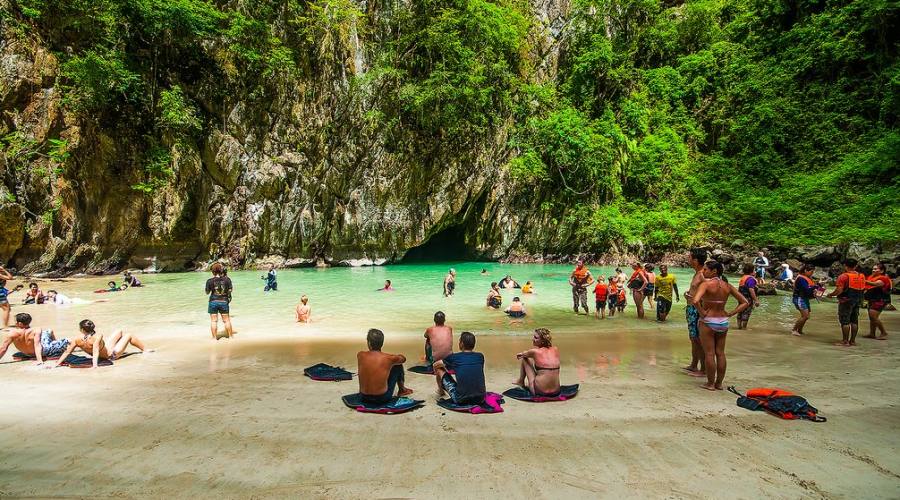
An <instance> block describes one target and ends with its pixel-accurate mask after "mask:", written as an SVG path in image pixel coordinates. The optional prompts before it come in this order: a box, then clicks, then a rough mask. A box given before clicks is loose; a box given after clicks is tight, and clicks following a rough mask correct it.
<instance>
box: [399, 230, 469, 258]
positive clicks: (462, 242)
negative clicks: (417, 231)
mask: <svg viewBox="0 0 900 500" xmlns="http://www.w3.org/2000/svg"><path fill="white" fill-rule="evenodd" d="M478 257H479V255H478V252H477V251H476V250H475V249H474V248H472V247H471V246H469V245H467V244H466V228H465V226H464V225H462V224H457V225H451V226H448V227H446V228H444V229H442V230H440V231H438V232H437V233H435V234H433V235H431V236H430V237H429V238H428V239H427V240H425V242H424V243H422V244H421V245H419V246H417V247H413V248H410V249H409V250H407V251H406V254H405V255H404V256H403V259H402V261H401V262H403V263H410V262H446V261H462V260H479V259H478Z"/></svg>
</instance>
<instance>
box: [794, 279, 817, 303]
mask: <svg viewBox="0 0 900 500" xmlns="http://www.w3.org/2000/svg"><path fill="white" fill-rule="evenodd" d="M800 280H803V282H805V283H806V285H807V290H808V291H807V292H804V291H803V290H801V289H800V287H799V286H798V285H799V284H800ZM815 289H816V283H815V282H814V281H813V280H811V279H810V278H808V277H806V276H804V275H802V274H801V275H799V276H797V280H796V281H794V296H795V297H803V298H804V299H811V298H813V297H815V295H816V291H815Z"/></svg>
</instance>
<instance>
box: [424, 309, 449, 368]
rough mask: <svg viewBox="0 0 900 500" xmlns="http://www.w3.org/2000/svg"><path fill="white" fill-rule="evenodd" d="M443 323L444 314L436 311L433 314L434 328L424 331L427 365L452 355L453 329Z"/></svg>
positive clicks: (444, 319)
mask: <svg viewBox="0 0 900 500" xmlns="http://www.w3.org/2000/svg"><path fill="white" fill-rule="evenodd" d="M445 321H446V317H445V316H444V313H443V312H441V311H438V312H436V313H434V326H431V327H428V329H427V330H425V361H426V362H427V363H428V364H429V365H433V364H434V362H435V361H440V360H442V359H444V358H446V357H447V356H449V355H450V354H453V327H450V326H447V325H445V324H444V322H445Z"/></svg>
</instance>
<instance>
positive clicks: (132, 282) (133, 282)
mask: <svg viewBox="0 0 900 500" xmlns="http://www.w3.org/2000/svg"><path fill="white" fill-rule="evenodd" d="M122 283H125V284H126V285H128V286H129V287H132V288H134V287H138V286H143V285H142V284H141V281H140V280H139V279H137V278H136V277H135V276H133V275H132V274H131V271H125V274H123V276H122Z"/></svg>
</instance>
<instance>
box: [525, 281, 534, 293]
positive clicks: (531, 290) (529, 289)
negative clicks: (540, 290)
mask: <svg viewBox="0 0 900 500" xmlns="http://www.w3.org/2000/svg"><path fill="white" fill-rule="evenodd" d="M522 293H534V284H532V283H531V282H530V281H526V282H525V284H524V285H522Z"/></svg>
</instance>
